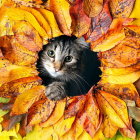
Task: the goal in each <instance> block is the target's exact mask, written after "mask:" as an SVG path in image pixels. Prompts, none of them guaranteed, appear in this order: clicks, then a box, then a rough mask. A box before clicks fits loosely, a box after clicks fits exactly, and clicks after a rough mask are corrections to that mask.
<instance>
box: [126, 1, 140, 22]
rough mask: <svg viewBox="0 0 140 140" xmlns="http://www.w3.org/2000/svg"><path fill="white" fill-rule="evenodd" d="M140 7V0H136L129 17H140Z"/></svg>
mask: <svg viewBox="0 0 140 140" xmlns="http://www.w3.org/2000/svg"><path fill="white" fill-rule="evenodd" d="M139 8H140V0H135V5H134V7H133V11H132V12H131V14H130V16H129V18H140V14H139ZM134 22H135V21H134Z"/></svg>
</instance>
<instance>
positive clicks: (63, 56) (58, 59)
mask: <svg viewBox="0 0 140 140" xmlns="http://www.w3.org/2000/svg"><path fill="white" fill-rule="evenodd" d="M99 66H100V63H99V61H98V59H97V54H96V53H95V52H92V51H91V50H90V49H89V47H88V44H87V43H86V42H85V40H84V39H83V38H76V37H75V36H72V37H69V36H66V35H62V36H59V37H56V38H53V39H51V40H50V41H49V43H48V44H47V45H44V47H43V50H42V51H40V52H39V59H38V61H37V69H38V71H39V76H40V77H41V78H42V80H43V84H44V85H45V86H46V87H47V88H46V96H47V97H48V98H49V99H51V100H60V99H63V98H65V97H66V96H76V95H81V94H85V93H87V91H88V90H89V89H90V88H91V86H92V85H94V84H96V83H97V82H98V81H99V76H98V75H99V74H100V70H99V68H98V67H99Z"/></svg>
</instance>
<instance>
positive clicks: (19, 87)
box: [0, 76, 42, 98]
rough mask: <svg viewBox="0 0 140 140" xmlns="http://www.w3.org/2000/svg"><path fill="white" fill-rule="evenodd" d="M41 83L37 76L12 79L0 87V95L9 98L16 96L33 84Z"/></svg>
mask: <svg viewBox="0 0 140 140" xmlns="http://www.w3.org/2000/svg"><path fill="white" fill-rule="evenodd" d="M41 83H42V80H41V79H40V78H39V77H38V76H34V77H25V78H19V79H17V80H13V81H11V82H8V83H5V84H3V85H2V86H1V87H0V97H6V98H9V97H14V96H17V95H19V94H21V93H23V92H24V91H26V90H28V89H30V88H32V87H34V86H37V85H40V84H41Z"/></svg>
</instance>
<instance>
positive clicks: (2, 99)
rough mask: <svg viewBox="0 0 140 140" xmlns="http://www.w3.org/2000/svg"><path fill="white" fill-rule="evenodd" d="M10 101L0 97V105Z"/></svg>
mask: <svg viewBox="0 0 140 140" xmlns="http://www.w3.org/2000/svg"><path fill="white" fill-rule="evenodd" d="M9 101H10V99H9V98H3V97H0V103H8V102H9Z"/></svg>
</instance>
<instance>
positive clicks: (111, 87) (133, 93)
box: [99, 81, 140, 107]
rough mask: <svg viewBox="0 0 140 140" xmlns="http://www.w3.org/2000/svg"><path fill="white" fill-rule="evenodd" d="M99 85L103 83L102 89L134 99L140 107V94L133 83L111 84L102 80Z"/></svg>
mask: <svg viewBox="0 0 140 140" xmlns="http://www.w3.org/2000/svg"><path fill="white" fill-rule="evenodd" d="M99 85H101V87H102V90H104V91H106V92H108V93H112V94H113V95H115V96H118V97H120V98H122V99H127V100H134V101H135V102H136V104H137V106H139V107H140V96H139V94H138V92H137V90H136V88H135V86H134V85H133V84H124V85H123V84H111V83H105V82H103V81H100V82H99Z"/></svg>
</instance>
